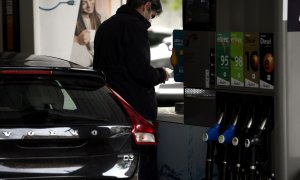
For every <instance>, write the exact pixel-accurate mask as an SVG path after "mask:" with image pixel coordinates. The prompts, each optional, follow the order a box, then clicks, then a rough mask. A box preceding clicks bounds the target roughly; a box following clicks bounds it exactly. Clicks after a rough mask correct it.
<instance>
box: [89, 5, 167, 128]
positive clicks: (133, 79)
mask: <svg viewBox="0 0 300 180" xmlns="http://www.w3.org/2000/svg"><path fill="white" fill-rule="evenodd" d="M161 12H162V7H161V3H160V0H127V3H126V5H123V6H121V7H120V8H119V9H118V10H117V13H116V14H115V15H114V16H112V17H111V18H109V19H108V20H106V21H105V22H103V23H102V24H101V26H100V27H99V28H98V30H97V33H96V37H95V42H94V43H95V55H94V61H93V68H94V69H95V70H98V71H103V72H104V74H105V76H106V80H107V84H109V85H110V86H111V87H112V88H113V89H114V90H115V91H116V92H117V93H119V94H120V95H121V96H122V97H123V98H124V99H125V100H126V101H127V102H128V103H129V104H130V105H131V106H133V107H134V108H135V110H136V111H137V112H139V113H140V114H141V115H142V116H143V117H144V118H145V119H147V120H149V121H152V122H153V121H155V120H156V117H157V102H156V97H155V90H154V86H155V85H158V84H159V83H163V82H165V81H166V80H168V78H169V77H170V74H169V73H168V72H167V71H166V70H165V69H164V68H153V67H152V66H151V65H150V45H149V40H148V31H147V29H148V28H149V27H150V26H151V19H153V18H154V17H155V16H156V15H158V14H160V13H161Z"/></svg>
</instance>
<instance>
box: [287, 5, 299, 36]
mask: <svg viewBox="0 0 300 180" xmlns="http://www.w3.org/2000/svg"><path fill="white" fill-rule="evenodd" d="M299 7H300V1H299V0H288V31H300V8H299Z"/></svg>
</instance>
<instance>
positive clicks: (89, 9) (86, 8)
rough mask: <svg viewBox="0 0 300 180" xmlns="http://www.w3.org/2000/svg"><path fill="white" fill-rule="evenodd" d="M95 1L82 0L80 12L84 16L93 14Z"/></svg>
mask: <svg viewBox="0 0 300 180" xmlns="http://www.w3.org/2000/svg"><path fill="white" fill-rule="evenodd" d="M94 7H95V0H82V4H81V11H82V12H83V13H85V14H91V13H93V12H94Z"/></svg>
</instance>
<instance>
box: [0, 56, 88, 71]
mask: <svg viewBox="0 0 300 180" xmlns="http://www.w3.org/2000/svg"><path fill="white" fill-rule="evenodd" d="M0 67H45V68H59V67H61V68H78V69H89V68H86V67H83V66H80V65H78V64H75V63H73V62H70V61H67V60H64V59H60V58H56V57H50V56H46V55H33V54H27V53H18V52H0Z"/></svg>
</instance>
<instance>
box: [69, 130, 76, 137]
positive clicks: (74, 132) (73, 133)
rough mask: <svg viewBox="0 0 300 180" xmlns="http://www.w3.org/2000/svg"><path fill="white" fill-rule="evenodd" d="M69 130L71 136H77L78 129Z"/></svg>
mask: <svg viewBox="0 0 300 180" xmlns="http://www.w3.org/2000/svg"><path fill="white" fill-rule="evenodd" d="M69 132H70V133H71V134H72V135H73V136H78V130H74V129H70V130H69Z"/></svg>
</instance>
